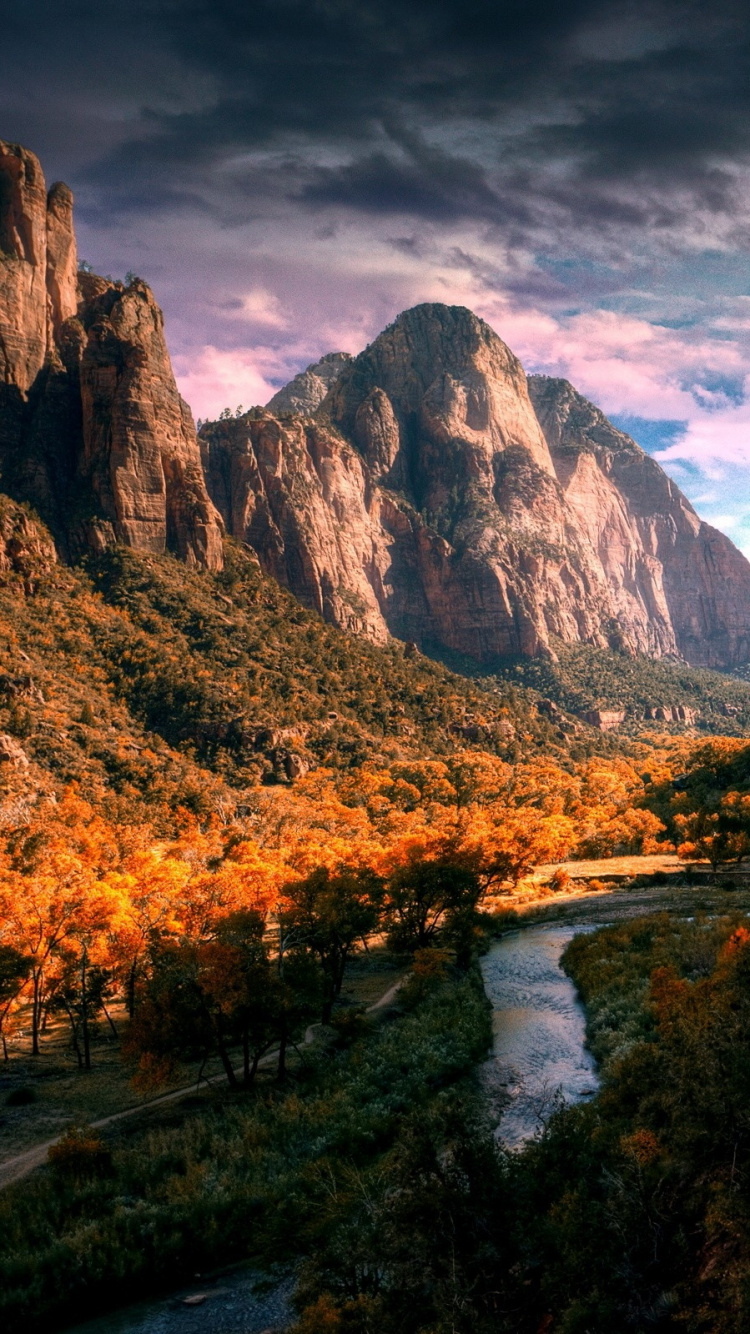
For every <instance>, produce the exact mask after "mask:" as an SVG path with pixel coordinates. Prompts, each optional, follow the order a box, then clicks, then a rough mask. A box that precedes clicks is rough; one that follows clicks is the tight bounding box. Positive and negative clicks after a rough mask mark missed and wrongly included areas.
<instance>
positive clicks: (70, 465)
mask: <svg viewBox="0 0 750 1334" xmlns="http://www.w3.org/2000/svg"><path fill="white" fill-rule="evenodd" d="M78 276H79V275H78V274H77V260H76V243H75V234H74V231H73V199H72V195H71V192H70V190H69V189H68V187H67V186H65V185H62V184H57V185H53V187H52V189H51V190H50V192H49V195H48V194H47V191H46V188H45V183H44V177H43V175H42V170H41V167H40V165H39V162H38V161H37V159H36V158H35V157H34V155H33V154H32V153H29V152H28V151H27V150H25V149H23V148H20V147H19V146H18V145H15V144H7V143H2V142H0V468H1V470H2V472H1V481H0V484H1V485H2V489H3V490H5V491H9V492H10V493H11V494H13V495H15V496H16V497H18V498H22V499H26V500H30V501H31V502H32V503H33V504H34V505H35V506H36V507H37V508H38V509H39V511H40V513H41V514H42V516H43V517H44V518H45V519H46V520H47V521H48V523H49V524H50V526H51V528H52V530H53V532H54V533H55V536H56V538H57V540H58V543H59V544H60V546H61V548H62V550H63V552H64V553H65V554H67V555H75V554H78V553H80V552H81V551H82V550H85V549H86V548H87V547H91V546H94V547H100V546H102V545H103V544H107V543H110V542H114V541H120V542H124V543H126V544H127V545H129V546H133V547H137V548H140V549H143V550H149V551H156V552H158V551H163V550H165V548H167V547H168V548H170V549H171V550H174V551H176V552H178V553H179V554H180V555H182V556H183V557H184V559H185V560H187V561H189V562H191V563H196V564H201V565H207V566H208V567H209V568H211V569H217V568H219V567H220V565H221V559H222V551H221V522H220V519H219V516H218V514H217V513H216V511H215V509H214V506H213V504H212V503H211V501H210V499H209V497H208V493H207V491H206V486H205V482H204V479H203V474H202V470H201V464H200V451H199V448H198V444H197V440H196V436H195V428H194V426H193V421H192V417H191V415H190V411H189V409H188V407H187V405H186V404H185V403H184V402H183V401H182V399H181V398H180V396H179V394H178V392H177V387H176V385H175V382H174V376H173V374H172V367H171V364H170V360H169V354H168V352H167V348H166V343H165V341H164V332H163V321H162V315H161V311H160V310H159V308H158V306H157V305H156V303H155V301H154V298H153V296H152V294H151V292H150V291H149V289H148V287H147V286H146V285H145V284H144V283H142V282H140V281H135V282H133V283H131V284H130V285H128V286H125V285H123V284H122V283H112V282H110V281H106V280H104V279H99V278H94V277H92V276H87V275H82V282H81V283H80V284H79V282H78Z"/></svg>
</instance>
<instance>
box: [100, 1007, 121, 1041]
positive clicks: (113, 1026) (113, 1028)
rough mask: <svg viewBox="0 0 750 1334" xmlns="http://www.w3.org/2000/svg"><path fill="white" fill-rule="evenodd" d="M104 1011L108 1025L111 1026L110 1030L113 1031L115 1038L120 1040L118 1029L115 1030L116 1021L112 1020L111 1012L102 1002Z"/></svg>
mask: <svg viewBox="0 0 750 1334" xmlns="http://www.w3.org/2000/svg"><path fill="white" fill-rule="evenodd" d="M102 1009H103V1011H104V1014H105V1016H106V1019H107V1023H108V1024H109V1026H110V1028H111V1029H112V1034H113V1036H114V1037H115V1038H119V1036H120V1034H119V1033H118V1032H117V1029H116V1028H115V1021H114V1019H113V1018H112V1015H111V1014H110V1012H109V1010H108V1009H107V1007H106V1005H105V1004H104V1001H102Z"/></svg>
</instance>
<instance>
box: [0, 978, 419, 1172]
mask: <svg viewBox="0 0 750 1334" xmlns="http://www.w3.org/2000/svg"><path fill="white" fill-rule="evenodd" d="M403 981H404V978H403V977H401V978H399V979H398V981H397V982H394V984H393V985H392V986H390V987H389V988H388V990H387V991H385V992H383V995H382V996H379V997H378V999H377V1000H376V1001H375V1002H374V1003H373V1004H372V1005H368V1007H367V1011H366V1013H367V1014H371V1013H373V1012H374V1011H376V1010H382V1009H384V1008H385V1007H386V1006H387V1005H390V1004H391V1002H392V1001H393V1000H394V998H395V996H396V993H397V991H398V989H399V987H400V986H401V985H402V983H403ZM318 1027H319V1025H317V1024H314V1025H312V1026H311V1027H310V1028H308V1030H307V1032H306V1033H305V1042H306V1043H310V1042H314V1041H315V1030H316V1028H318ZM277 1055H278V1052H277V1050H273V1051H269V1052H268V1053H267V1054H266V1055H265V1056H263V1057H261V1060H260V1061H259V1063H258V1064H259V1066H268V1065H271V1064H272V1062H273V1061H275V1059H276V1057H277ZM242 1073H243V1071H242V1067H241V1066H238V1067H237V1068H236V1070H235V1074H236V1075H239V1076H242ZM225 1079H226V1075H224V1074H220V1075H213V1076H212V1077H211V1078H210V1079H204V1080H203V1081H202V1083H201V1085H200V1088H201V1089H203V1088H206V1087H208V1086H210V1085H214V1084H223V1083H224V1082H225ZM196 1091H197V1089H196V1085H195V1084H194V1083H193V1084H186V1085H185V1086H184V1087H183V1088H179V1089H172V1091H171V1092H170V1093H162V1094H160V1095H159V1097H158V1098H150V1099H149V1101H148V1102H140V1103H137V1104H136V1106H135V1107H126V1108H125V1110H124V1111H122V1112H113V1113H112V1114H111V1115H110V1116H102V1117H100V1118H99V1120H98V1121H92V1122H91V1123H90V1124H91V1129H92V1130H103V1129H104V1128H105V1127H106V1126H111V1125H114V1124H115V1122H116V1121H125V1120H127V1119H128V1118H130V1117H133V1116H140V1115H141V1113H143V1112H150V1111H151V1110H152V1108H154V1107H163V1106H165V1105H166V1104H167V1103H170V1102H179V1101H180V1099H181V1098H186V1097H188V1096H189V1095H190V1094H194V1093H195V1092H196ZM61 1138H62V1136H61V1135H55V1136H54V1138H53V1139H48V1140H45V1141H44V1142H43V1143H42V1144H35V1145H34V1147H33V1149H26V1150H24V1152H23V1153H19V1154H16V1155H15V1157H13V1158H6V1159H5V1161H4V1162H0V1190H2V1188H3V1187H4V1186H10V1185H12V1183H13V1182H14V1181H21V1180H22V1179H23V1178H24V1177H26V1176H28V1175H29V1173H30V1172H33V1171H34V1169H35V1168H36V1167H41V1166H42V1165H43V1164H44V1163H45V1162H46V1161H47V1154H48V1153H49V1151H50V1149H51V1148H52V1147H53V1146H54V1145H55V1144H57V1143H59V1141H60V1139H61Z"/></svg>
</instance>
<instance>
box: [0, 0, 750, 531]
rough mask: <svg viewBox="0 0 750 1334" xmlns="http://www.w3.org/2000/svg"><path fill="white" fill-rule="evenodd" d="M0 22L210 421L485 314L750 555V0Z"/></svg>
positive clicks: (4, 45) (62, 11) (21, 131)
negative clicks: (432, 327)
mask: <svg viewBox="0 0 750 1334" xmlns="http://www.w3.org/2000/svg"><path fill="white" fill-rule="evenodd" d="M0 32H1V33H2V41H0V138H4V139H7V140H11V141H13V142H19V143H22V144H24V145H25V146H26V147H28V148H30V149H32V150H33V151H34V152H36V153H37V155H38V156H39V157H40V159H41V162H42V166H43V168H44V171H45V175H46V177H47V180H48V182H50V183H51V182H52V181H54V180H58V179H63V180H65V181H67V182H68V184H69V185H71V186H72V188H73V190H74V193H75V197H76V222H77V231H78V236H79V252H80V254H81V255H82V257H84V258H85V259H86V260H88V261H89V263H91V264H92V265H93V267H94V268H95V269H97V270H98V271H99V272H103V273H108V274H112V275H113V276H114V277H121V276H124V274H125V273H126V272H127V271H132V272H135V273H138V274H139V275H140V276H142V277H144V278H146V279H147V281H148V282H150V284H151V286H152V287H153V289H154V291H155V293H156V296H157V299H158V300H159V302H160V304H161V305H162V306H163V308H164V312H165V318H166V330H167V338H168V342H169V346H170V350H171V352H172V356H173V360H174V364H175V370H176V373H177V377H178V383H179V385H180V388H181V390H182V393H183V394H184V396H185V397H186V399H187V400H188V402H189V403H190V405H191V407H192V408H193V411H194V413H195V414H196V416H199V417H206V416H215V415H217V414H218V412H219V411H220V410H221V409H222V408H224V407H227V406H228V407H231V408H232V409H235V408H236V407H237V406H239V405H240V404H241V405H243V406H244V407H249V406H251V405H253V404H256V403H263V402H265V401H266V400H267V399H268V398H269V397H270V395H271V394H272V393H273V392H274V391H275V390H276V388H278V387H279V386H280V385H281V384H283V383H285V382H286V381H287V380H289V379H290V378H291V377H292V375H294V374H295V373H296V372H297V371H298V370H300V369H302V368H303V367H304V366H306V365H307V364H308V363H309V362H311V361H313V360H316V359H317V358H318V357H319V356H321V355H322V354H323V353H325V352H329V351H334V350H339V349H342V350H346V351H350V352H357V351H359V350H360V349H361V348H362V347H363V346H365V344H366V343H367V342H369V341H370V340H371V339H372V338H373V337H375V336H376V334H377V333H378V332H379V331H380V330H381V329H382V328H384V327H385V325H387V324H388V323H389V322H390V321H391V320H392V319H394V318H395V316H396V315H397V314H398V313H399V312H400V311H401V310H404V309H406V308H407V307H409V306H412V305H414V304H416V303H417V302H419V301H446V302H449V303H453V304H461V305H467V306H469V307H471V308H472V309H473V310H474V311H476V312H477V313H478V314H479V315H481V316H482V317H483V318H484V319H486V320H487V321H488V322H489V323H490V324H491V325H492V327H493V328H494V329H495V330H496V331H497V332H498V333H499V334H500V336H501V337H502V338H503V339H504V340H505V342H506V343H508V344H509V346H510V347H511V348H512V349H513V351H514V352H515V353H516V354H517V355H518V356H519V357H520V359H521V361H522V362H523V364H524V366H525V367H526V369H527V371H541V372H544V373H547V374H553V375H563V376H566V377H567V378H568V379H570V380H571V381H572V382H573V384H574V385H575V386H576V388H578V389H579V390H580V391H581V392H583V393H584V394H586V395H587V397H589V398H591V399H592V400H593V401H594V402H595V403H597V404H598V405H599V406H600V407H601V408H602V409H603V410H604V411H605V412H606V413H607V414H608V415H609V416H610V417H611V418H612V419H613V420H614V421H615V422H616V424H617V425H619V426H621V427H622V428H623V429H625V430H627V431H628V432H629V433H630V434H631V435H633V437H634V438H635V439H636V440H637V441H638V442H639V443H640V444H641V445H642V446H643V447H644V448H645V449H647V450H648V451H649V452H650V453H652V454H654V456H655V457H656V458H657V459H658V460H659V461H660V462H661V463H662V465H663V466H664V467H665V468H666V469H667V471H668V472H669V473H670V475H671V476H672V477H674V479H675V480H676V481H677V482H678V483H679V485H680V486H681V487H682V489H683V490H684V491H685V493H686V494H687V495H688V497H689V498H690V499H691V501H692V502H693V504H694V505H695V506H696V508H697V510H698V512H699V513H700V514H701V515H702V516H703V517H704V518H706V519H707V520H708V521H709V522H711V523H714V524H715V525H716V526H717V527H719V528H721V529H722V530H723V531H724V532H726V533H728V535H729V536H730V537H732V538H733V540H734V541H735V542H736V543H737V544H738V546H740V547H742V548H743V549H744V550H745V551H746V552H747V553H748V554H750V189H749V187H750V114H749V112H750V105H749V104H750V10H748V8H747V5H746V4H742V3H736V0H712V3H711V4H710V5H709V4H707V3H706V0H701V3H694V0H653V2H652V3H651V2H649V0H631V2H630V3H622V4H620V3H607V0H596V2H594V0H494V3H490V2H489V0H478V2H475V0H463V2H459V0H245V2H244V3H241V2H240V0H129V2H128V4H127V5H119V4H118V5H116V4H106V3H102V0H97V2H96V3H90V0H24V3H23V4H20V3H18V0H0Z"/></svg>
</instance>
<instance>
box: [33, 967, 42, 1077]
mask: <svg viewBox="0 0 750 1334" xmlns="http://www.w3.org/2000/svg"><path fill="white" fill-rule="evenodd" d="M41 981H42V979H41V974H40V973H38V972H37V971H36V969H35V970H34V991H33V995H32V997H31V1054H32V1056H38V1055H39V1007H40V1004H41V995H40V992H41Z"/></svg>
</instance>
